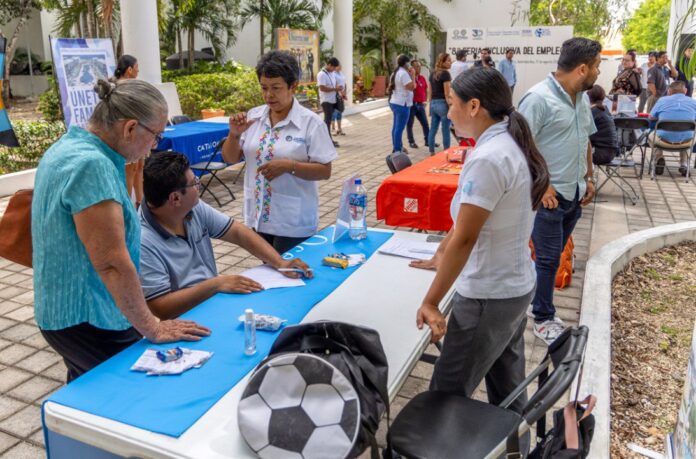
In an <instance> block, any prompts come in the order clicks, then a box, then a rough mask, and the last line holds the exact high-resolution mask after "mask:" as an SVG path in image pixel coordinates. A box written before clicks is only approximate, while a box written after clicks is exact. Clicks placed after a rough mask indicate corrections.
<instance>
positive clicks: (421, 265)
mask: <svg viewBox="0 0 696 459" xmlns="http://www.w3.org/2000/svg"><path fill="white" fill-rule="evenodd" d="M408 265H409V266H410V267H411V268H418V269H429V270H431V271H437V267H438V266H439V265H440V255H439V254H438V253H435V255H433V257H432V258H431V259H430V260H413V261H412V262H411V263H409V264H408Z"/></svg>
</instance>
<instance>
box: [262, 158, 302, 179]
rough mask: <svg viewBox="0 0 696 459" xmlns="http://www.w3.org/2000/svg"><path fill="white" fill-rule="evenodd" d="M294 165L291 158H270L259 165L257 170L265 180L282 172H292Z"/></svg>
mask: <svg viewBox="0 0 696 459" xmlns="http://www.w3.org/2000/svg"><path fill="white" fill-rule="evenodd" d="M294 167H295V161H293V160H292V159H272V160H270V161H268V162H267V163H265V164H263V165H261V166H260V167H259V168H258V171H259V173H260V174H261V175H263V177H264V178H265V179H266V180H273V179H274V178H276V177H280V176H281V175H283V174H287V173H290V172H292V170H293V169H294Z"/></svg>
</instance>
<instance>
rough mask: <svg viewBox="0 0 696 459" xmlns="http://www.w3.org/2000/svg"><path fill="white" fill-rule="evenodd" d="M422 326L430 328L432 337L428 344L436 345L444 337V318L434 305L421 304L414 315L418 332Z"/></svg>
mask: <svg viewBox="0 0 696 459" xmlns="http://www.w3.org/2000/svg"><path fill="white" fill-rule="evenodd" d="M423 324H427V325H428V326H429V327H430V331H431V332H432V336H431V337H430V342H432V343H437V342H438V341H440V340H441V339H442V337H443V336H445V332H446V331H447V322H446V321H445V316H443V315H442V313H441V312H440V310H439V309H438V307H437V306H436V305H433V304H428V303H423V304H422V305H421V307H420V308H418V312H417V313H416V326H417V327H418V329H419V330H421V329H422V328H423Z"/></svg>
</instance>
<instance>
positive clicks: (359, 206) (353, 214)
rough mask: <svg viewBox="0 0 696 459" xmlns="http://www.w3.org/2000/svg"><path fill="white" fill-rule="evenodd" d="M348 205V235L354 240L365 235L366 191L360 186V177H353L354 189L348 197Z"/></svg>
mask: <svg viewBox="0 0 696 459" xmlns="http://www.w3.org/2000/svg"><path fill="white" fill-rule="evenodd" d="M348 200H349V202H348V204H349V207H350V227H349V228H348V235H349V236H350V238H351V239H353V240H354V241H359V240H361V239H365V238H366V237H367V222H366V221H365V216H366V215H367V191H365V187H363V186H362V179H355V189H354V190H353V192H352V193H351V194H350V196H349V197H348Z"/></svg>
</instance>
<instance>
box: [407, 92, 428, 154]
mask: <svg viewBox="0 0 696 459" xmlns="http://www.w3.org/2000/svg"><path fill="white" fill-rule="evenodd" d="M416 119H418V122H419V123H420V125H421V127H422V128H423V139H424V140H425V144H426V146H427V145H429V144H428V133H429V132H430V128H429V127H428V116H427V115H426V114H425V104H424V103H422V102H414V103H413V106H412V107H411V113H410V115H409V117H408V124H407V125H406V137H408V143H416V139H415V138H414V137H413V122H414V121H415V120H416Z"/></svg>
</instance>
